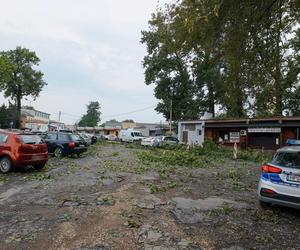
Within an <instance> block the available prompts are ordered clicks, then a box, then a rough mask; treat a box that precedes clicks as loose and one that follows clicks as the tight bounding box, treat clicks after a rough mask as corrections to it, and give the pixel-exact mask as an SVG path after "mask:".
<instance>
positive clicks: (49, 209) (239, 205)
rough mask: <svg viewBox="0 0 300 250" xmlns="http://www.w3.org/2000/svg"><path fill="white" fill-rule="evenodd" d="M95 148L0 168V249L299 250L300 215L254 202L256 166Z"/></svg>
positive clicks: (124, 148) (101, 146)
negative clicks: (35, 165) (188, 162)
mask: <svg viewBox="0 0 300 250" xmlns="http://www.w3.org/2000/svg"><path fill="white" fill-rule="evenodd" d="M144 151H145V152H147V151H148V150H144V149H139V148H134V147H133V148H129V147H127V146H124V145H120V144H99V145H96V146H92V147H91V148H90V150H89V152H88V153H87V154H86V155H85V156H84V157H82V158H79V159H78V158H64V159H62V160H57V159H54V158H51V160H50V161H49V163H48V165H47V168H46V169H44V170H43V171H41V172H38V171H35V170H33V169H31V168H28V169H23V170H16V171H15V172H13V173H10V174H8V175H0V249H300V236H299V235H300V233H299V232H300V214H299V211H297V210H294V209H289V208H282V207H272V208H270V209H262V208H260V207H259V206H258V202H257V198H256V188H257V182H258V177H259V172H260V166H258V164H255V163H253V162H247V161H237V162H235V161H233V160H230V159H221V161H218V163H217V164H216V163H213V162H212V163H211V166H208V167H207V166H206V167H201V166H200V167H198V168H195V167H193V168H189V167H188V166H184V167H176V168H174V169H171V171H169V172H168V173H167V174H166V173H165V172H163V171H157V170H158V169H160V167H161V169H164V164H162V163H160V165H159V164H158V163H155V162H150V163H149V162H148V163H147V162H145V161H142V160H140V158H138V156H137V152H144Z"/></svg>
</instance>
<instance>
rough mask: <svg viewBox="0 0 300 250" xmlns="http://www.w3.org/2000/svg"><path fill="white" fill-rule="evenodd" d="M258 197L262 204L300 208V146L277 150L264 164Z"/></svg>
mask: <svg viewBox="0 0 300 250" xmlns="http://www.w3.org/2000/svg"><path fill="white" fill-rule="evenodd" d="M258 198H259V200H260V202H261V204H262V205H270V204H278V205H283V206H288V207H294V208H300V146H287V147H284V148H281V149H279V150H277V152H276V154H275V155H274V157H273V159H272V161H271V162H270V163H268V164H265V165H263V166H262V173H261V176H260V181H259V186H258Z"/></svg>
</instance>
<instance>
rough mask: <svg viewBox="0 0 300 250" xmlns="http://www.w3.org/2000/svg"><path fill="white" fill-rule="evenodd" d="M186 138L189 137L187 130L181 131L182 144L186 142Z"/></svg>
mask: <svg viewBox="0 0 300 250" xmlns="http://www.w3.org/2000/svg"><path fill="white" fill-rule="evenodd" d="M188 138H189V131H183V134H182V141H183V143H184V144H187V143H188Z"/></svg>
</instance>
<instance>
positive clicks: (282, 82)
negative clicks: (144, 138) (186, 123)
mask: <svg viewBox="0 0 300 250" xmlns="http://www.w3.org/2000/svg"><path fill="white" fill-rule="evenodd" d="M299 20H300V19H299V1H297V0H286V1H283V0H266V1H257V0H241V1H235V0H226V1H223V0H197V1H196V0H179V1H176V2H175V3H172V4H168V5H166V7H165V8H161V9H158V10H157V12H156V13H155V14H153V16H152V19H151V20H150V21H149V30H148V31H143V32H142V40H141V41H142V43H144V44H146V46H147V56H146V57H145V58H144V60H143V66H144V68H145V81H146V84H148V85H149V84H154V85H155V90H154V92H155V96H156V98H157V99H159V100H160V102H159V104H158V105H157V108H156V110H157V111H159V112H161V113H162V114H163V115H164V116H165V117H166V118H169V117H170V114H169V113H170V101H171V100H172V102H173V110H174V114H173V117H174V118H175V120H179V119H195V118H199V116H201V115H202V114H203V113H204V112H205V111H208V112H210V113H212V114H213V115H215V113H216V111H215V110H216V109H217V110H219V111H223V112H224V113H225V115H227V116H230V117H242V116H259V115H281V114H282V113H283V111H284V109H285V108H286V106H285V103H286V102H287V98H288V97H289V93H290V92H291V91H292V90H293V89H295V87H296V86H297V84H298V83H299V73H300V71H299V32H300V31H299Z"/></svg>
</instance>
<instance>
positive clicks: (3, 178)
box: [0, 176, 7, 186]
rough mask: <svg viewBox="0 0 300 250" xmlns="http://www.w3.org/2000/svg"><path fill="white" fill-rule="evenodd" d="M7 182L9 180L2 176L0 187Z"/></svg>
mask: <svg viewBox="0 0 300 250" xmlns="http://www.w3.org/2000/svg"><path fill="white" fill-rule="evenodd" d="M6 182H7V178H6V177H5V176H0V186H1V185H3V184H5V183H6Z"/></svg>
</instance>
